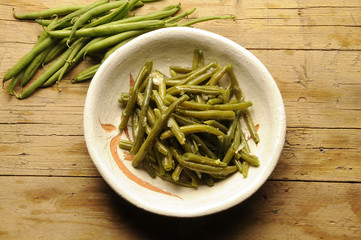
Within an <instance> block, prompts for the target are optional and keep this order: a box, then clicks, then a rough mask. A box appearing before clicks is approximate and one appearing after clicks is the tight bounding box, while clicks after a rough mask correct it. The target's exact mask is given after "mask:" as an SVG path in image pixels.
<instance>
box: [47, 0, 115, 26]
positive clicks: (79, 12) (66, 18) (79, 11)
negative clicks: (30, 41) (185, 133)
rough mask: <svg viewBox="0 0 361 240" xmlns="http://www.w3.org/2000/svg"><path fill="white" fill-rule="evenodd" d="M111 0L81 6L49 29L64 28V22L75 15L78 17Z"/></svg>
mask: <svg viewBox="0 0 361 240" xmlns="http://www.w3.org/2000/svg"><path fill="white" fill-rule="evenodd" d="M108 1H109V0H98V1H96V2H94V3H92V4H90V5H87V6H85V7H83V8H80V9H79V10H76V11H74V12H72V13H70V14H68V15H66V16H64V17H63V18H62V19H60V20H59V21H58V22H57V23H56V24H55V25H53V26H52V27H51V28H48V30H54V29H57V28H64V24H67V22H69V21H72V20H73V19H74V18H75V17H78V16H80V15H82V14H84V13H85V12H87V11H89V10H90V9H93V8H95V7H97V6H99V5H102V4H105V3H107V2H108Z"/></svg>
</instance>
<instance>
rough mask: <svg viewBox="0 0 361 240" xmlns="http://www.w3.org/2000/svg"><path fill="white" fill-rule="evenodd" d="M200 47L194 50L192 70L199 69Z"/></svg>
mask: <svg viewBox="0 0 361 240" xmlns="http://www.w3.org/2000/svg"><path fill="white" fill-rule="evenodd" d="M199 58H200V56H199V49H198V48H196V49H194V51H193V63H192V71H195V70H197V69H198V63H199Z"/></svg>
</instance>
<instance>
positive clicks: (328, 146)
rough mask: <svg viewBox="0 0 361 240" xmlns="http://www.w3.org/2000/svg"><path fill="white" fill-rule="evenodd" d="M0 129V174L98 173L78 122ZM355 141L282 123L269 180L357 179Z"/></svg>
mask: <svg viewBox="0 0 361 240" xmlns="http://www.w3.org/2000/svg"><path fill="white" fill-rule="evenodd" d="M0 132H1V133H2V134H1V136H0V159H2V161H0V175H42V176H48V175H51V176H65V175H67V176H99V173H98V172H97V171H96V169H95V166H94V164H93V163H92V161H91V159H90V156H89V154H88V152H87V149H86V144H85V141H84V137H83V129H82V126H79V125H75V126H74V125H68V126H66V125H52V124H4V125H0ZM360 142H361V130H360V129H317V128H316V129H312V128H307V129H305V128H288V130H287V135H286V144H285V147H284V150H283V153H282V155H281V157H280V160H279V163H278V165H277V167H276V169H275V171H274V173H273V174H272V176H271V179H290V180H307V181H345V182H356V181H361V176H360V174H359V172H360V171H361V165H360V164H359V159H361V151H360ZM261 161H262V160H261Z"/></svg>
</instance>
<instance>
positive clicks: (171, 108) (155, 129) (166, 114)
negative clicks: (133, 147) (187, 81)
mask: <svg viewBox="0 0 361 240" xmlns="http://www.w3.org/2000/svg"><path fill="white" fill-rule="evenodd" d="M187 99H189V97H188V95H183V96H182V97H180V98H179V99H178V100H177V101H175V102H173V103H172V104H171V105H170V106H169V107H168V108H167V110H165V112H164V113H163V114H162V117H161V118H159V119H157V121H156V123H155V127H153V128H152V131H151V132H150V133H149V135H148V137H147V138H146V139H145V141H144V143H143V144H142V146H141V147H140V149H139V151H138V152H137V154H136V155H135V157H134V159H133V161H132V165H133V166H134V167H137V166H138V165H139V163H141V162H142V161H143V159H144V156H145V155H146V154H147V152H148V150H149V148H150V147H151V146H152V143H153V142H154V140H155V138H156V137H157V136H158V134H159V133H160V132H161V131H162V130H163V127H164V125H165V123H166V121H168V119H169V117H170V116H171V114H172V112H174V110H175V109H176V108H177V107H178V106H179V105H180V104H181V103H182V102H184V101H186V100H187ZM128 105H129V103H128V104H127V106H128Z"/></svg>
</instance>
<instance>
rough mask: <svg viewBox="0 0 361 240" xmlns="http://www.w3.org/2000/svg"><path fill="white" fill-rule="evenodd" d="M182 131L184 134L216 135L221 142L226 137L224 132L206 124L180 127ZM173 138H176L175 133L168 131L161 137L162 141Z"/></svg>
mask: <svg viewBox="0 0 361 240" xmlns="http://www.w3.org/2000/svg"><path fill="white" fill-rule="evenodd" d="M180 131H181V132H183V133H184V134H190V133H199V132H204V133H208V134H213V135H216V136H217V137H218V138H219V139H220V140H222V139H223V138H224V137H225V136H226V135H225V134H224V133H223V132H222V131H220V130H218V129H217V128H214V127H212V126H209V125H205V124H195V125H187V126H182V127H180ZM173 136H174V134H173V132H172V131H170V130H167V131H165V132H164V133H162V134H161V135H160V139H161V140H163V139H167V138H170V137H173Z"/></svg>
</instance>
